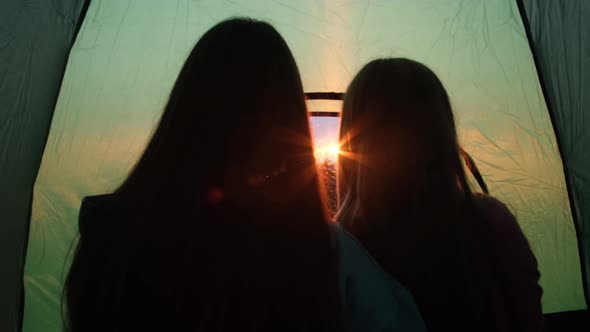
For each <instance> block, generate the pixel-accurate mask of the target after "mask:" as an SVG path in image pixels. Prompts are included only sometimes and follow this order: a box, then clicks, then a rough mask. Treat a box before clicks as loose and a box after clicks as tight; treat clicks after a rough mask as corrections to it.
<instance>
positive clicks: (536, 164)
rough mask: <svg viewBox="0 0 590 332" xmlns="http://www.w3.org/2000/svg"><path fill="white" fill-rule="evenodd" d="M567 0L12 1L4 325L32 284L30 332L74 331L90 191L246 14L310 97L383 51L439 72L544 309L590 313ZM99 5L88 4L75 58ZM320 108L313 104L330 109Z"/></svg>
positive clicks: (340, 87) (15, 320) (581, 150)
mask: <svg viewBox="0 0 590 332" xmlns="http://www.w3.org/2000/svg"><path fill="white" fill-rule="evenodd" d="M551 3H552V4H551V5H550V4H549V1H547V2H546V4H545V3H543V2H541V1H513V0H497V1H487V0H472V1H459V0H457V1H444V2H442V1H438V0H429V1H428V0H421V1H389V0H384V1H371V2H368V1H297V2H292V1H282V2H281V1H272V2H271V1H188V0H178V1H166V2H164V1H155V0H153V1H150V0H145V1H141V2H131V1H120V0H92V1H81V0H80V1H74V0H71V1H66V0H60V1H53V2H51V4H52V5H46V4H45V2H44V1H29V2H26V3H24V4H21V2H20V1H16V0H11V1H7V2H3V3H2V4H1V5H0V57H1V58H0V60H1V61H0V75H1V76H0V88H1V90H0V105H1V107H2V108H1V109H0V110H1V113H0V171H1V172H0V249H1V251H0V257H2V259H1V260H0V262H1V264H2V266H1V270H0V271H2V275H1V276H0V277H1V279H0V294H2V296H0V330H1V331H17V330H19V329H20V327H21V326H20V322H19V320H20V317H21V311H20V306H21V304H22V301H23V298H22V294H21V292H20V290H21V287H22V285H23V284H24V287H25V290H26V296H25V297H24V303H25V307H24V312H23V314H24V323H23V326H22V328H23V330H25V331H59V330H61V328H62V323H61V319H60V315H61V311H60V310H61V307H60V300H61V291H62V284H63V278H64V276H65V271H67V265H68V261H67V257H68V253H69V250H70V249H71V248H72V243H74V242H75V235H76V232H77V225H76V220H77V212H78V208H79V205H80V201H81V198H82V197H83V196H86V195H91V194H97V193H103V192H108V191H110V190H112V189H114V188H115V187H116V186H117V184H118V183H120V181H121V180H122V179H123V178H124V177H125V174H126V173H127V172H128V170H129V169H130V168H131V167H132V165H133V163H134V161H135V160H136V159H137V157H138V156H139V154H140V153H141V151H142V149H143V147H144V146H145V143H146V142H147V140H148V138H149V135H150V133H151V130H152V129H153V128H154V126H155V125H156V124H157V120H158V117H159V114H160V112H161V110H162V107H163V105H164V104H165V102H166V97H167V94H168V93H169V91H170V88H171V86H172V84H173V82H174V79H175V77H176V75H177V73H178V71H179V69H180V66H181V65H182V63H183V61H184V58H185V56H186V55H187V52H188V51H189V50H190V48H191V47H192V46H193V45H194V43H195V41H196V40H197V39H198V38H199V36H200V35H201V34H202V33H203V32H204V31H206V30H207V29H208V28H210V27H211V26H212V25H214V24H215V23H217V22H218V21H220V20H222V19H225V18H228V17H231V16H252V17H255V18H260V19H265V20H268V21H269V22H271V23H272V24H274V25H275V26H276V27H277V29H278V30H279V31H280V32H281V33H282V34H283V36H284V37H285V39H286V40H287V42H288V43H289V45H290V47H291V48H292V50H293V53H294V54H295V57H296V60H297V62H298V65H299V67H300V71H301V75H302V78H303V80H304V87H305V89H306V91H344V90H345V88H346V85H347V84H348V82H349V81H350V79H351V78H352V76H353V75H354V73H355V72H356V71H358V70H359V69H360V67H361V66H362V65H363V64H364V63H366V62H367V61H369V60H371V59H374V58H376V57H383V56H404V57H409V58H413V59H416V60H418V61H422V62H424V63H426V64H428V65H429V66H431V67H432V68H433V69H434V70H435V71H436V72H437V74H438V75H439V76H440V77H441V79H442V80H443V83H445V85H446V86H447V88H448V90H449V93H450V95H451V98H452V102H453V104H454V107H455V112H456V114H457V119H458V123H459V128H460V136H461V137H460V139H461V143H462V145H463V146H464V148H465V149H466V150H467V151H468V152H469V153H470V154H471V155H472V156H473V158H474V159H475V160H476V162H477V163H478V166H479V168H480V170H481V171H482V174H483V176H484V178H485V180H486V182H487V183H488V186H489V188H490V192H491V194H492V195H494V196H497V197H498V198H500V199H501V200H503V201H505V202H506V203H507V204H508V205H509V206H510V208H511V209H512V211H513V212H514V213H515V214H516V215H517V217H518V219H519V222H520V224H521V226H522V228H523V230H524V232H525V234H526V235H527V237H528V239H529V241H530V243H531V246H532V248H533V250H534V252H535V254H536V255H537V258H538V260H539V264H540V269H541V273H542V279H541V283H542V286H543V288H544V291H545V293H544V297H543V306H544V311H545V312H546V313H553V312H561V311H572V310H580V309H586V301H585V300H584V291H583V289H584V287H583V285H584V282H586V284H587V282H588V279H587V278H586V279H585V281H584V280H583V277H584V276H587V270H584V271H586V272H583V271H582V270H581V269H580V266H583V267H584V268H586V269H587V267H588V263H587V262H588V254H589V253H590V248H589V247H588V245H589V241H588V225H589V223H590V219H589V217H590V206H589V205H588V202H589V200H588V196H589V195H590V184H589V182H588V179H589V178H590V176H589V175H590V174H589V173H588V170H587V167H584V166H588V165H590V163H588V161H589V150H588V146H589V145H588V143H589V141H590V136H589V134H588V133H587V132H586V131H584V129H585V128H586V127H587V126H588V124H589V123H590V118H589V116H588V115H585V114H584V112H583V111H584V109H587V108H588V107H590V100H589V96H588V94H584V91H588V90H589V89H588V88H589V85H590V80H589V79H588V72H589V71H588V64H589V58H590V54H589V53H590V50H589V49H588V44H587V43H588V34H587V32H588V31H590V30H588V29H587V24H588V23H584V22H583V20H582V19H581V18H582V17H584V15H587V14H588V11H589V2H587V1H584V0H577V1H568V2H566V1H558V2H551ZM84 4H89V7H88V12H87V13H86V15H85V17H84V18H83V19H80V21H81V22H82V25H81V29H80V31H79V33H78V35H77V38H76V40H75V43H74V45H73V47H72V48H71V51H70V52H69V55H68V51H69V50H70V47H71V46H72V44H71V43H72V42H74V34H75V31H76V25H77V23H78V19H79V17H80V16H81V14H82V13H83V12H84V10H83V8H84ZM519 9H520V10H519ZM525 13H526V15H524V16H522V17H521V14H525ZM584 13H586V14H584ZM523 17H524V21H523ZM584 28H586V29H584ZM584 32H586V34H585V35H584ZM584 37H586V38H584ZM556 46H557V47H556ZM533 53H534V55H535V56H534V57H533ZM66 61H67V67H66V66H65V63H66ZM535 61H536V65H537V67H536V66H535ZM64 69H65V71H64ZM537 70H538V72H537ZM62 77H63V81H62ZM539 79H541V81H540V80H539ZM540 83H543V84H542V86H541V84H540ZM58 94H59V97H58V98H56V97H57V95H58ZM545 98H547V100H548V104H549V105H547V104H546V102H545ZM56 100H57V101H56ZM318 105H319V106H318ZM318 105H316V104H314V105H311V104H310V108H311V110H312V111H322V110H324V109H322V108H321V107H322V106H321V103H320V104H318ZM547 106H549V109H548V107H547ZM315 108H317V109H315ZM549 110H550V111H551V112H549ZM52 115H53V118H52ZM50 123H51V130H50V131H49V135H48V134H47V132H48V129H49V125H50ZM556 134H558V135H559V136H558V137H556ZM558 141H559V143H560V144H559V146H558ZM45 144H46V145H45ZM44 146H45V150H44V151H43V147H44ZM41 157H42V162H41V164H40V167H39V163H40V160H41ZM562 157H563V160H562ZM564 165H565V174H564ZM35 178H36V181H35V184H34V195H33V199H32V201H31V192H32V191H33V181H34V179H35ZM568 188H569V192H568ZM31 206H32V207H31ZM572 207H573V208H574V209H573V211H572V209H571V208H572ZM31 211H32V212H31ZM30 213H31V218H30V220H29V215H30ZM29 222H30V230H29V227H28V225H29ZM574 222H575V223H574ZM27 240H28V245H26V243H27ZM25 246H26V247H27V251H26V267H25V270H24V275H23V264H24V263H25V257H24V253H25ZM580 256H581V257H582V263H583V264H581V261H580ZM21 278H22V279H21ZM5 294H7V295H6V296H5Z"/></svg>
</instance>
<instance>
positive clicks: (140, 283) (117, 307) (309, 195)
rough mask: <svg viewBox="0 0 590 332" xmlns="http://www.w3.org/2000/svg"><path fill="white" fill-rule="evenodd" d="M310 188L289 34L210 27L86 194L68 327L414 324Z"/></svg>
mask: <svg viewBox="0 0 590 332" xmlns="http://www.w3.org/2000/svg"><path fill="white" fill-rule="evenodd" d="M318 190H319V188H318V176H317V173H316V167H315V160H314V156H313V148H312V142H311V138H310V130H309V123H308V116H307V111H306V106H305V100H304V93H303V89H302V85H301V80H300V77H299V73H298V70H297V66H296V64H295V60H294V59H293V56H292V55H291V52H290V51H289V48H288V47H287V44H286V43H285V41H284V40H283V39H282V38H281V36H280V35H279V34H278V33H277V31H276V30H275V29H274V28H273V27H272V26H270V25H269V24H267V23H264V22H259V21H254V20H250V19H232V20H228V21H225V22H222V23H220V24H218V25H216V26H215V27H213V28H212V29H210V30H209V31H208V32H207V33H205V34H204V36H203V37H202V38H201V39H200V40H199V42H198V43H197V44H196V46H195V47H194V49H193V50H192V52H191V53H190V55H189V56H188V59H187V60H186V63H185V64H184V66H183V68H182V70H181V72H180V74H179V76H178V79H177V81H176V84H175V85H174V88H173V90H172V92H171V94H170V98H169V101H168V104H167V106H166V108H165V110H164V113H163V115H162V117H161V120H160V123H159V126H158V128H157V129H156V131H155V133H154V134H153V137H152V138H151V140H150V142H149V144H148V146H147V148H146V150H145V152H144V153H143V155H142V156H141V158H140V160H139V161H138V163H137V165H136V166H135V168H134V169H133V170H132V172H131V173H130V175H129V176H128V178H127V179H126V180H125V181H124V183H123V184H122V185H121V186H120V187H119V188H118V189H117V190H116V191H115V192H114V193H112V194H108V195H102V196H94V197H90V198H86V199H85V200H84V202H83V205H82V208H81V212H80V220H79V226H80V240H79V242H78V247H77V249H76V252H75V256H74V259H73V263H72V265H71V269H70V272H69V275H68V278H67V282H66V285H65V299H66V309H67V313H66V314H67V317H66V320H67V328H68V330H70V331H152V330H157V331H341V330H343V329H344V328H345V327H348V328H349V329H351V330H357V331H359V329H358V326H360V325H362V324H361V323H362V321H363V320H365V322H367V323H368V325H367V327H368V328H369V329H368V330H375V331H376V330H378V329H379V328H383V327H384V326H387V324H389V327H390V330H392V331H394V330H399V331H402V330H403V329H405V328H408V327H409V328H410V329H411V330H418V331H419V330H421V328H422V327H423V325H422V321H421V320H420V317H419V315H418V314H417V311H416V309H415V307H414V305H413V302H412V298H411V297H410V296H409V294H408V293H407V292H406V291H405V290H404V289H403V288H402V287H401V286H400V285H399V284H397V283H396V282H395V281H394V280H392V279H388V278H389V277H388V276H387V274H385V273H383V272H382V271H381V270H379V269H378V267H377V265H376V264H374V263H373V262H372V261H371V260H370V258H369V257H368V256H367V255H366V254H365V253H364V252H363V251H362V249H361V248H360V247H359V246H358V245H357V244H356V243H355V242H354V241H353V240H352V239H351V238H349V237H348V236H347V235H346V234H345V233H344V232H343V231H341V230H338V229H337V228H334V227H332V226H331V225H330V224H329V223H328V222H327V221H326V215H325V208H324V206H323V204H322V201H321V199H320V196H319V193H318ZM341 256H348V257H341ZM349 258H350V259H349ZM344 260H352V261H357V262H359V264H360V265H361V266H363V268H364V269H365V270H366V271H367V273H368V275H369V276H370V277H368V278H372V279H371V280H369V282H367V280H366V279H367V277H366V276H365V275H363V276H360V277H358V276H357V275H355V273H356V272H349V271H350V270H351V269H349V268H347V264H350V263H346V264H342V262H343V261H344ZM371 296H374V297H375V299H380V300H374V299H372V298H371ZM351 299H352V300H351ZM376 306H382V307H384V308H388V309H390V310H391V311H390V312H388V315H387V316H379V315H377V314H374V313H373V312H374V311H375V310H372V309H373V308H374V307H376ZM355 310H356V311H355ZM364 313H367V314H366V315H364V316H363V314H364ZM402 314H403V315H407V316H408V317H409V318H406V317H400V316H403V315H402ZM404 324H405V325H404ZM371 326H372V327H371ZM396 326H397V327H396ZM406 330H407V329H406Z"/></svg>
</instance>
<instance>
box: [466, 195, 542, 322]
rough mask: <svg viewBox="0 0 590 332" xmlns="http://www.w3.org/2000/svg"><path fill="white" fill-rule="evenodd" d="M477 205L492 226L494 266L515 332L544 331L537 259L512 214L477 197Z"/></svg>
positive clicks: (494, 202) (487, 198) (488, 199)
mask: <svg viewBox="0 0 590 332" xmlns="http://www.w3.org/2000/svg"><path fill="white" fill-rule="evenodd" d="M475 198H476V202H477V204H478V205H479V206H480V208H481V210H482V212H483V213H484V215H485V216H486V217H487V220H488V221H489V223H490V224H491V225H490V226H491V233H492V234H491V236H492V241H491V242H492V243H493V244H495V246H494V247H493V248H492V250H493V254H494V257H493V259H494V266H495V269H496V270H497V275H498V278H499V279H500V285H501V288H502V289H503V290H504V294H503V295H504V297H505V299H506V305H507V308H506V309H507V311H508V314H509V317H510V320H511V321H512V323H513V324H514V327H515V328H514V331H522V332H529V331H530V332H536V331H542V330H543V311H542V308H541V296H542V294H543V289H542V288H541V286H540V285H539V278H540V273H539V269H538V267H537V259H536V258H535V255H534V254H533V252H532V250H531V247H530V245H529V243H528V241H527V239H526V237H525V235H524V234H523V232H522V230H521V228H520V226H519V225H518V222H517V221H516V218H515V217H514V215H513V214H512V213H511V212H510V211H509V210H508V208H507V207H506V205H504V204H503V203H502V202H500V201H499V200H497V199H495V198H493V197H490V196H485V195H476V196H475Z"/></svg>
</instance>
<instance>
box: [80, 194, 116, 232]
mask: <svg viewBox="0 0 590 332" xmlns="http://www.w3.org/2000/svg"><path fill="white" fill-rule="evenodd" d="M113 196H114V194H102V195H94V196H86V197H84V198H83V199H82V204H81V205H80V212H79V214H78V229H79V231H80V235H81V236H82V237H84V236H85V235H86V234H88V233H89V231H88V229H89V228H93V227H94V226H95V224H96V222H97V219H99V217H100V216H102V215H104V213H105V209H106V206H107V205H108V203H109V202H110V201H111V200H112V199H113Z"/></svg>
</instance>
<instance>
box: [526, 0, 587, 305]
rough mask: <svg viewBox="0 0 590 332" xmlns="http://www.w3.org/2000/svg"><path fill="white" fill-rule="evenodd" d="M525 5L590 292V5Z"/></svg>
mask: <svg viewBox="0 0 590 332" xmlns="http://www.w3.org/2000/svg"><path fill="white" fill-rule="evenodd" d="M523 3H524V5H525V9H526V12H527V17H528V19H529V23H530V30H531V36H532V47H533V49H534V51H535V54H536V56H537V61H538V66H539V67H538V70H539V74H540V75H541V76H542V78H543V81H544V85H545V93H546V97H547V100H548V103H549V105H550V106H551V111H552V113H553V118H554V120H555V122H554V126H555V132H556V134H557V135H559V139H560V149H561V154H562V157H563V161H564V164H565V171H566V172H567V175H568V180H569V186H570V193H571V195H572V197H571V199H572V200H573V204H574V207H575V210H574V213H575V215H576V217H577V218H576V222H577V226H578V246H579V249H580V253H581V257H580V258H581V260H582V268H583V269H584V271H585V275H586V280H585V284H586V289H587V291H588V292H590V167H588V166H590V148H589V146H590V131H588V128H590V22H589V21H588V17H590V1H587V0H570V1H531V0H524V1H523ZM587 296H590V294H587ZM587 299H588V298H587Z"/></svg>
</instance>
